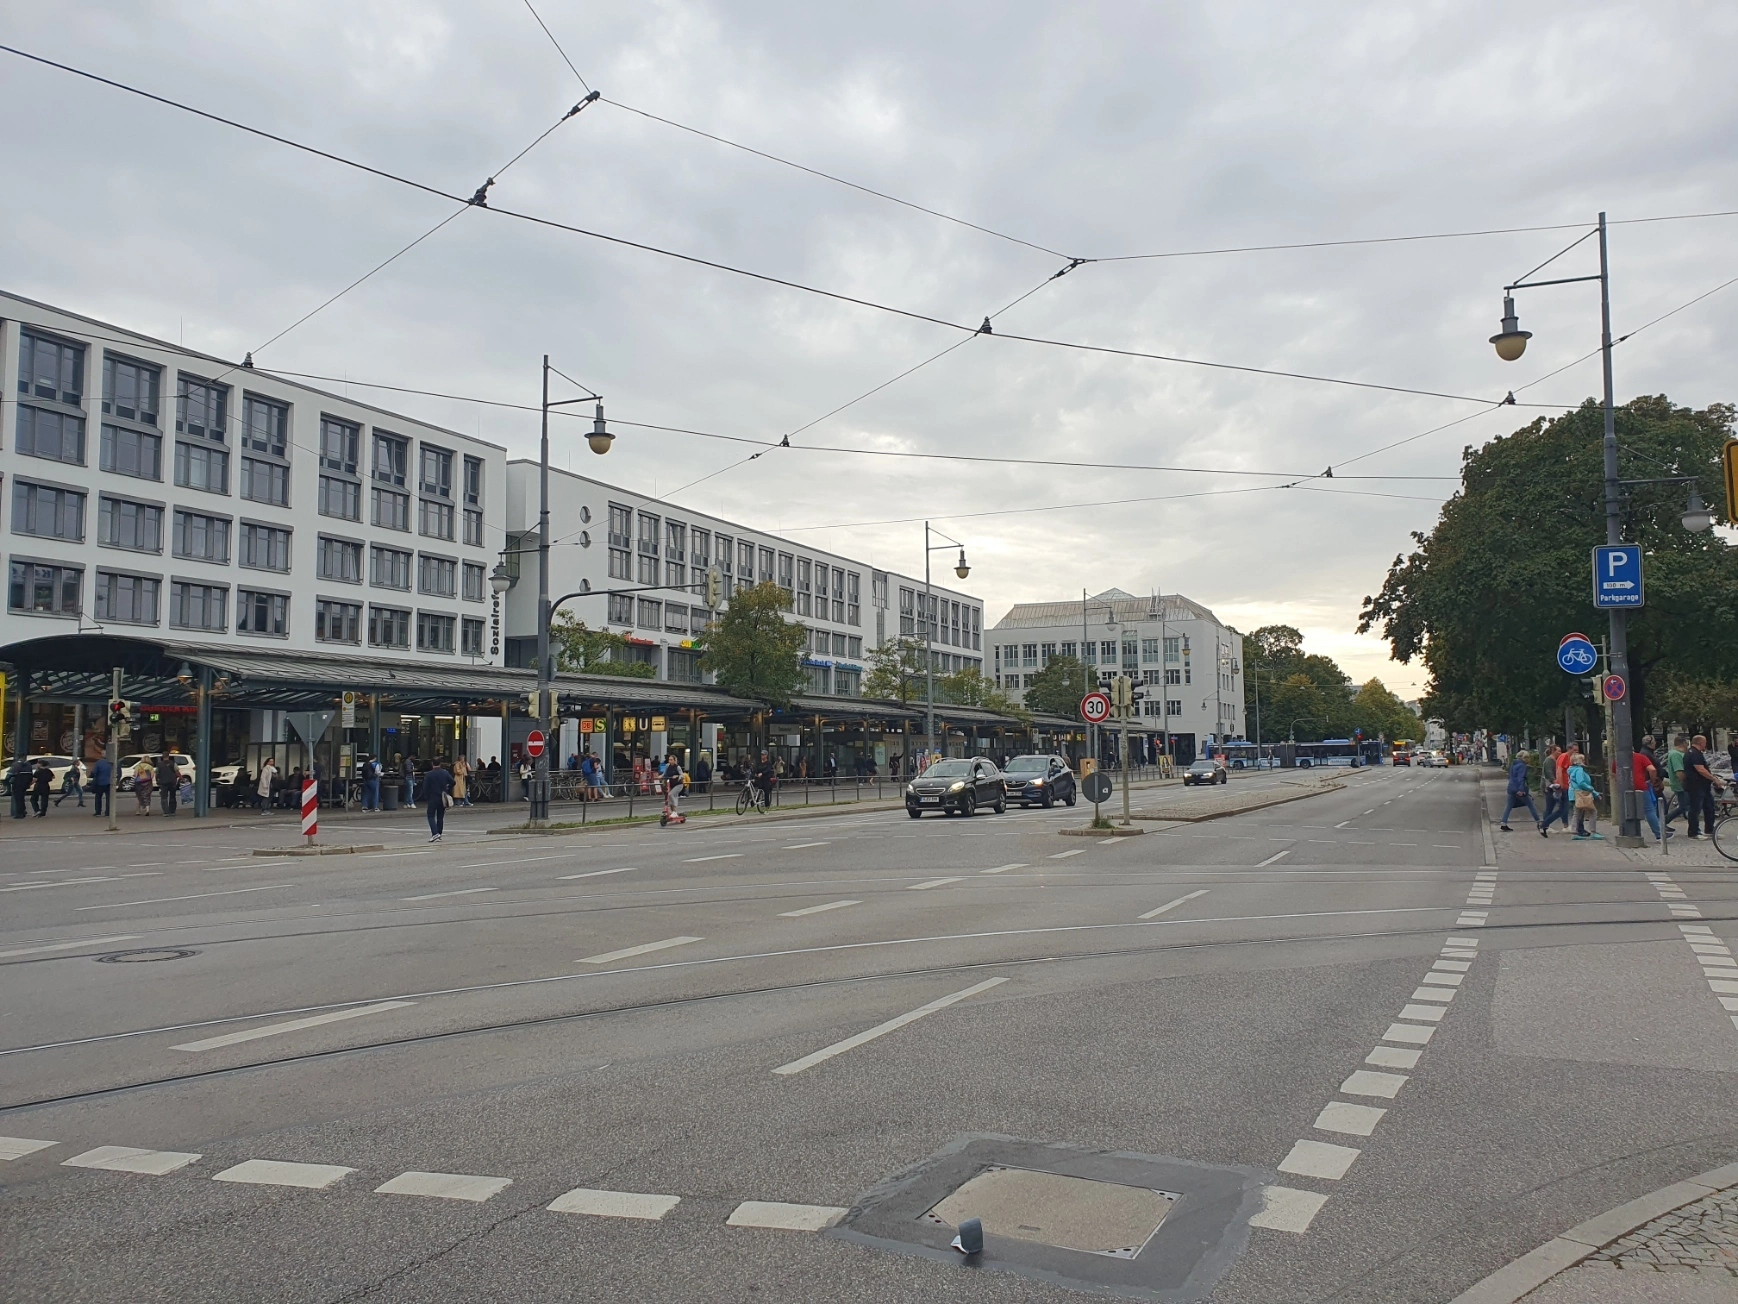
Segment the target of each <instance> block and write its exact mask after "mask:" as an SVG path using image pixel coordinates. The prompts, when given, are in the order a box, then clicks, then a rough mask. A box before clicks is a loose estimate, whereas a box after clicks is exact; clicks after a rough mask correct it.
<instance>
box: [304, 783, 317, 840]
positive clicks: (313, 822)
mask: <svg viewBox="0 0 1738 1304" xmlns="http://www.w3.org/2000/svg"><path fill="white" fill-rule="evenodd" d="M319 831H320V788H319V785H318V784H316V783H315V782H314V781H313V780H312V779H303V780H302V836H303V837H305V838H306V839H307V840H308V841H309V843H310V844H311V843H312V842H313V841H314V835H315V834H316V833H318V832H319Z"/></svg>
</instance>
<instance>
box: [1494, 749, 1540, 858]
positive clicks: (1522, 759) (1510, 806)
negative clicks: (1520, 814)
mask: <svg viewBox="0 0 1738 1304" xmlns="http://www.w3.org/2000/svg"><path fill="white" fill-rule="evenodd" d="M1517 806H1525V807H1526V808H1527V814H1529V815H1531V816H1532V817H1533V823H1534V824H1536V825H1538V828H1539V836H1540V837H1542V838H1544V837H1549V836H1550V835H1549V834H1548V833H1546V831H1545V822H1544V821H1543V820H1541V819H1540V818H1539V809H1538V807H1536V806H1534V805H1533V794H1532V793H1531V792H1529V791H1527V753H1525V752H1516V753H1515V763H1514V764H1513V765H1511V766H1509V799H1508V801H1507V802H1505V803H1504V805H1503V818H1502V819H1501V820H1500V821H1498V824H1497V827H1498V828H1500V829H1502V831H1503V832H1504V833H1513V832H1514V830H1513V829H1511V828H1510V827H1509V814H1510V812H1512V811H1513V810H1514V809H1515V807H1517Z"/></svg>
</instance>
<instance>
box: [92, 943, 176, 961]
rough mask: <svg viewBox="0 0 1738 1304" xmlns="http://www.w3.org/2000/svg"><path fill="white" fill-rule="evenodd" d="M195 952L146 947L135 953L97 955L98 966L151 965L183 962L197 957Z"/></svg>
mask: <svg viewBox="0 0 1738 1304" xmlns="http://www.w3.org/2000/svg"><path fill="white" fill-rule="evenodd" d="M198 954H199V952H197V951H185V950H181V949H179V948H177V947H163V946H146V947H141V948H140V949H138V950H136V951H112V952H110V953H109V954H108V955H99V956H98V957H97V963H98V964H151V963H153V962H155V961H157V960H185V959H186V958H187V957H188V956H190V955H198Z"/></svg>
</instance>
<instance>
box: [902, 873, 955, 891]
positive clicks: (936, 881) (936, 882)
mask: <svg viewBox="0 0 1738 1304" xmlns="http://www.w3.org/2000/svg"><path fill="white" fill-rule="evenodd" d="M962 877H963V875H960V874H955V875H954V876H953V877H951V878H932V879H930V880H929V881H928V882H927V883H913V884H912V885H911V886H910V887H908V888H906V889H905V890H906V891H907V892H927V891H929V889H930V888H932V887H942V886H944V885H946V884H948V883H958V882H959V881H960V879H961V878H962Z"/></svg>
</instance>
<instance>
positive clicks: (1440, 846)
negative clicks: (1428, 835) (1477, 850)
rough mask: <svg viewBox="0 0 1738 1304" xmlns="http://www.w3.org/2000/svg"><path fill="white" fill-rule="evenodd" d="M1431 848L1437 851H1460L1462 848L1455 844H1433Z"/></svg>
mask: <svg viewBox="0 0 1738 1304" xmlns="http://www.w3.org/2000/svg"><path fill="white" fill-rule="evenodd" d="M1430 845H1431V848H1432V849H1433V850H1436V851H1459V850H1460V847H1459V846H1458V845H1457V844H1455V843H1453V842H1432V843H1431V844H1430Z"/></svg>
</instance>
